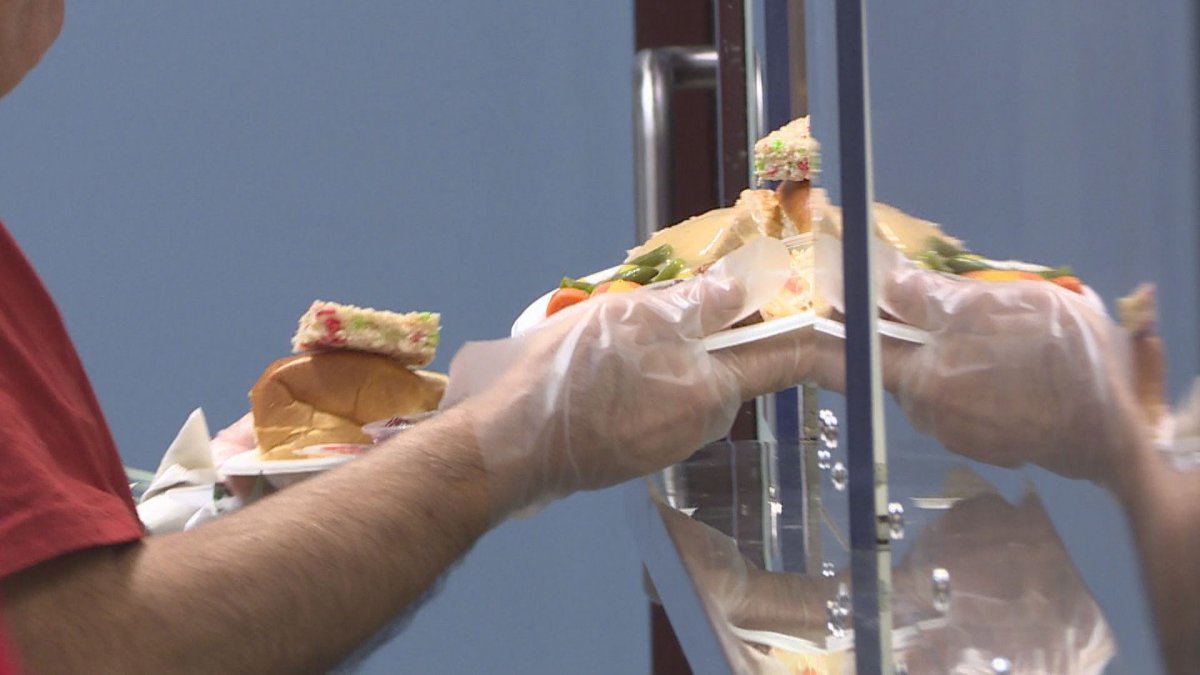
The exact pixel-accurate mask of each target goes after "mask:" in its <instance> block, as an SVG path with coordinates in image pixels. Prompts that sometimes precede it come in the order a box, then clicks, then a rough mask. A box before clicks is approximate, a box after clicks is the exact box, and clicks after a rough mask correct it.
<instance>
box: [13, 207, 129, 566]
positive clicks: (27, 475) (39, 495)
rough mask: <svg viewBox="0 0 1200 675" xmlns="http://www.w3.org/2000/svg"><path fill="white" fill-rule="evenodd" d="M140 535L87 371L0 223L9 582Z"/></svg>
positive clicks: (52, 306)
mask: <svg viewBox="0 0 1200 675" xmlns="http://www.w3.org/2000/svg"><path fill="white" fill-rule="evenodd" d="M141 536H142V525H141V523H140V522H139V521H138V518H137V511H136V510H135V508H134V504H133V497H132V496H131V495H130V492H129V484H128V482H126V478H125V471H124V468H123V467H122V466H121V460H120V458H119V456H118V455H117V448H116V445H115V444H114V443H113V440H112V434H111V433H109V430H108V425H107V424H106V423H105V421H104V416H103V414H102V413H101V412H100V405H99V403H97V401H96V395H95V393H93V392H92V387H91V384H90V383H89V382H88V379H87V375H86V374H84V371H83V364H82V363H80V361H79V356H78V354H76V353H75V348H74V346H73V345H72V344H71V339H70V338H69V337H68V336H67V331H66V328H65V327H64V326H63V322H62V318H61V317H60V316H59V314H58V309H57V308H56V307H55V306H54V301H53V300H51V299H50V294H49V293H47V292H46V289H45V287H44V286H43V285H42V283H41V280H40V279H39V278H38V276H37V273H36V272H34V270H33V267H32V266H31V265H30V264H29V261H28V260H26V259H25V255H24V254H23V253H21V249H20V248H19V247H18V246H17V244H16V242H15V241H13V239H12V236H11V235H10V234H9V233H8V230H7V229H5V228H4V226H3V224H0V577H5V576H8V575H10V574H12V573H14V572H17V571H20V570H23V569H26V568H28V567H31V566H33V565H36V564H37V563H39V562H43V561H45V560H50V559H51V558H55V557H57V556H60V555H62V554H64V553H68V552H71V551H77V550H80V549H85V548H91V547H94V546H103V545H110V544H119V543H125V542H129V541H134V540H136V539H139V538H141Z"/></svg>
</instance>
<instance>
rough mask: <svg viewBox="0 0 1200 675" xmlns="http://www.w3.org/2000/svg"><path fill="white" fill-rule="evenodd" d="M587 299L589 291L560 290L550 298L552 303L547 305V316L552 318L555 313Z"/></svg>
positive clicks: (575, 289) (576, 289)
mask: <svg viewBox="0 0 1200 675" xmlns="http://www.w3.org/2000/svg"><path fill="white" fill-rule="evenodd" d="M587 299H588V294H587V291H582V290H580V289H578V288H560V289H558V290H557V291H554V295H552V296H550V302H549V303H548V304H547V305H546V316H550V315H551V314H554V313H555V312H558V311H560V310H563V309H566V308H567V307H570V306H571V305H575V304H578V303H580V302H583V301H584V300H587Z"/></svg>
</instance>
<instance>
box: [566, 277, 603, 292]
mask: <svg viewBox="0 0 1200 675" xmlns="http://www.w3.org/2000/svg"><path fill="white" fill-rule="evenodd" d="M558 287H559V288H578V289H579V290H581V291H583V292H585V293H591V292H592V290H593V289H595V288H596V284H593V283H588V282H586V281H584V280H583V279H572V278H571V277H563V278H562V281H561V282H559V284H558Z"/></svg>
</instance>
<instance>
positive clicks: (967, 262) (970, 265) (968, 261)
mask: <svg viewBox="0 0 1200 675" xmlns="http://www.w3.org/2000/svg"><path fill="white" fill-rule="evenodd" d="M945 261H946V267H949V268H950V271H951V272H954V273H955V274H965V273H967V272H978V271H979V270H986V269H990V267H989V266H988V264H987V263H986V262H984V260H983V258H982V257H981V256H977V255H975V254H974V253H959V254H958V255H956V256H954V257H953V258H946V259H945Z"/></svg>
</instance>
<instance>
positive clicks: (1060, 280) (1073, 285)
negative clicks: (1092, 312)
mask: <svg viewBox="0 0 1200 675" xmlns="http://www.w3.org/2000/svg"><path fill="white" fill-rule="evenodd" d="M1050 281H1053V282H1054V283H1056V284H1058V285H1059V286H1062V287H1063V288H1065V289H1067V290H1068V291H1072V292H1075V293H1079V294H1080V295H1083V282H1082V281H1080V280H1079V277H1070V276H1067V277H1054V278H1053V279H1051V280H1050Z"/></svg>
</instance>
